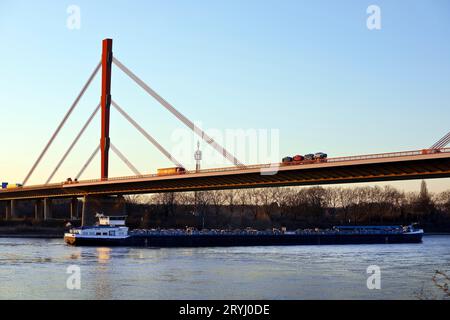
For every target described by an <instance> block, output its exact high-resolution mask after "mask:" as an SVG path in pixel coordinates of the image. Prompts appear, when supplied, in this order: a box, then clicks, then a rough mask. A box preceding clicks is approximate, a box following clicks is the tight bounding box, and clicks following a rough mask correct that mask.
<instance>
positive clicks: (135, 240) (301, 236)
mask: <svg viewBox="0 0 450 320" xmlns="http://www.w3.org/2000/svg"><path fill="white" fill-rule="evenodd" d="M125 218H126V217H108V216H103V215H101V216H100V217H99V222H98V223H97V225H95V226H91V227H81V228H74V229H71V230H70V231H69V232H68V233H66V234H65V235H64V241H65V242H66V243H67V244H70V245H80V246H83V245H85V246H146V247H216V246H222V247H224V246H274V245H326V244H384V243H420V242H422V235H423V230H422V229H418V228H417V227H416V226H415V225H410V226H405V227H402V226H336V227H334V228H333V229H327V230H319V229H314V230H309V229H304V230H296V231H285V230H284V229H283V230H281V231H280V230H277V229H273V230H270V231H257V230H253V229H245V230H194V229H192V228H187V229H185V230H179V229H163V230H156V229H151V230H132V231H130V230H129V229H128V227H126V226H125Z"/></svg>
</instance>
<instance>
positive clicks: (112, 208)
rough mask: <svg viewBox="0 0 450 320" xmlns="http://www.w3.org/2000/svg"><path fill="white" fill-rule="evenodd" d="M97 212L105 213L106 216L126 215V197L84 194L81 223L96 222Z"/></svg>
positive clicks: (89, 223) (83, 224) (86, 224)
mask: <svg viewBox="0 0 450 320" xmlns="http://www.w3.org/2000/svg"><path fill="white" fill-rule="evenodd" d="M97 213H103V214H104V215H106V216H118V215H120V216H124V215H126V203H125V199H124V198H123V196H116V197H114V196H94V195H86V196H84V198H83V211H82V214H81V225H82V226H89V225H93V224H95V222H96V218H95V215H96V214H97Z"/></svg>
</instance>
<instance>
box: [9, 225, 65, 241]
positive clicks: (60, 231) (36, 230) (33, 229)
mask: <svg viewBox="0 0 450 320" xmlns="http://www.w3.org/2000/svg"><path fill="white" fill-rule="evenodd" d="M64 232H65V229H64V228H60V227H39V226H27V225H21V226H2V227H0V238H42V239H55V238H62V237H63V236H64Z"/></svg>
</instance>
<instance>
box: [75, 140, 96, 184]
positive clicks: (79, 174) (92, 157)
mask: <svg viewBox="0 0 450 320" xmlns="http://www.w3.org/2000/svg"><path fill="white" fill-rule="evenodd" d="M99 151H100V144H99V145H98V146H97V148H95V150H94V152H93V153H92V154H91V156H90V157H89V159H88V161H86V163H85V164H84V166H83V167H82V168H81V170H80V172H79V173H78V174H77V176H76V177H75V179H77V180H78V179H79V178H80V177H81V175H82V174H83V173H84V170H86V168H87V167H88V166H89V165H90V164H91V162H92V160H93V159H94V157H95V155H96V154H97V153H98V152H99Z"/></svg>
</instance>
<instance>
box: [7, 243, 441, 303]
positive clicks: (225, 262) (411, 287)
mask: <svg viewBox="0 0 450 320" xmlns="http://www.w3.org/2000/svg"><path fill="white" fill-rule="evenodd" d="M371 265H376V266H378V267H379V268H380V274H379V275H380V286H381V288H380V289H372V290H369V289H368V287H367V279H368V277H370V276H371V274H368V273H367V268H368V267H369V266H371ZM70 266H72V267H70ZM73 266H75V267H73ZM68 268H69V269H68ZM68 270H69V271H71V270H72V272H75V273H67V272H68ZM436 270H441V271H444V272H447V273H448V274H450V236H448V235H442V236H440V235H439V236H438V235H436V236H425V237H424V240H423V243H422V244H397V245H343V246H338V245H333V246H293V247H233V248H166V249H155V248H100V247H99V248H95V247H70V246H67V245H65V244H64V243H63V240H62V239H61V240H59V239H52V240H47V239H13V238H0V299H418V298H421V299H441V298H443V297H444V296H443V294H442V292H441V291H440V290H439V289H438V288H437V287H436V285H435V284H434V282H433V281H432V277H433V275H434V274H435V271H436ZM78 271H79V272H78ZM78 276H79V277H78ZM68 279H69V281H68ZM76 279H79V280H80V281H79V282H77V280H76ZM437 280H438V281H440V279H439V278H438V279H437ZM67 282H69V287H70V288H73V287H74V286H75V287H77V285H78V284H79V285H80V289H77V288H75V289H68V286H67ZM371 283H374V282H371Z"/></svg>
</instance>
